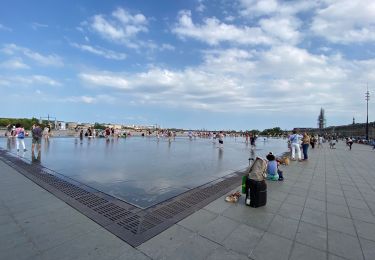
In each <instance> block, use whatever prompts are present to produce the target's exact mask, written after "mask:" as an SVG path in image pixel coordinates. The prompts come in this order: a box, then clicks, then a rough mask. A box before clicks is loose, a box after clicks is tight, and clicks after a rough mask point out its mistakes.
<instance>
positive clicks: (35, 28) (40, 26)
mask: <svg viewBox="0 0 375 260" xmlns="http://www.w3.org/2000/svg"><path fill="white" fill-rule="evenodd" d="M31 28H33V30H34V31H37V30H38V29H41V28H42V29H43V28H48V25H47V24H42V23H37V22H33V23H32V24H31Z"/></svg>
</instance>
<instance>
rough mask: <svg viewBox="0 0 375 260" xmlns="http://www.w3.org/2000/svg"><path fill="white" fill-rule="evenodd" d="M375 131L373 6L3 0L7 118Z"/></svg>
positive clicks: (260, 0)
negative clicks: (363, 126)
mask: <svg viewBox="0 0 375 260" xmlns="http://www.w3.org/2000/svg"><path fill="white" fill-rule="evenodd" d="M367 85H368V88H369V91H370V95H371V98H370V102H369V121H370V122H372V121H375V115H374V113H372V112H371V111H374V110H373V107H374V101H373V99H374V98H373V97H374V90H375V86H374V85H375V1H373V0H310V1H292V0H289V1H281V0H158V1H153V0H137V1H135V0H134V1H130V0H129V1H114V0H112V1H111V0H108V1H99V0H92V1H87V0H77V1H63V0H60V1H58V0H55V1H54V0H38V1H36V0H30V1H27V0H24V1H20V0H2V1H1V2H0V104H1V112H0V117H32V116H34V117H36V118H40V117H47V115H49V116H50V117H55V118H57V120H61V121H66V122H100V123H119V124H126V125H133V124H135V125H155V124H157V125H160V126H161V127H176V128H184V129H210V130H220V129H222V130H229V129H234V130H246V129H260V130H262V129H265V128H273V127H277V126H278V127H281V128H282V129H292V128H294V127H316V126H317V119H318V116H319V112H320V109H321V108H323V109H324V110H325V115H326V120H327V121H326V123H327V126H330V125H346V124H350V123H352V120H353V117H355V120H356V122H358V123H359V122H365V121H366V101H365V92H366V90H367Z"/></svg>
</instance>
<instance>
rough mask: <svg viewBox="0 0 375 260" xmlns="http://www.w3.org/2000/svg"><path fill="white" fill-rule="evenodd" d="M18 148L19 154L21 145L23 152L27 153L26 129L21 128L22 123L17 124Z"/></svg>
mask: <svg viewBox="0 0 375 260" xmlns="http://www.w3.org/2000/svg"><path fill="white" fill-rule="evenodd" d="M15 132H16V147H17V152H19V151H20V143H21V145H22V147H23V151H24V152H26V147H25V141H24V139H25V129H24V128H23V127H22V126H21V124H20V123H17V124H16V130H15Z"/></svg>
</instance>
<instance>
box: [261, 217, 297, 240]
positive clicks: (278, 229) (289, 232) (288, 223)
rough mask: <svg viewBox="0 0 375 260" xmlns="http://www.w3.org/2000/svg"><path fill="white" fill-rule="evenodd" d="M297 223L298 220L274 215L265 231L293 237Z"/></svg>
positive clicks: (289, 237)
mask: <svg viewBox="0 0 375 260" xmlns="http://www.w3.org/2000/svg"><path fill="white" fill-rule="evenodd" d="M298 224H299V221H298V220H295V219H292V218H286V217H283V216H280V215H276V216H275V217H274V219H273V220H272V223H271V225H270V226H269V228H268V230H267V231H268V232H270V233H273V234H276V235H279V236H282V237H285V238H288V239H294V237H295V235H296V232H297V228H298Z"/></svg>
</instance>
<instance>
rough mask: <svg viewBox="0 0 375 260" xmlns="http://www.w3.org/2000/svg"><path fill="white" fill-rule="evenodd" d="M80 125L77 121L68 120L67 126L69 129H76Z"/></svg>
mask: <svg viewBox="0 0 375 260" xmlns="http://www.w3.org/2000/svg"><path fill="white" fill-rule="evenodd" d="M77 126H78V123H77V122H66V128H67V129H69V130H73V129H76V128H77Z"/></svg>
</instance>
